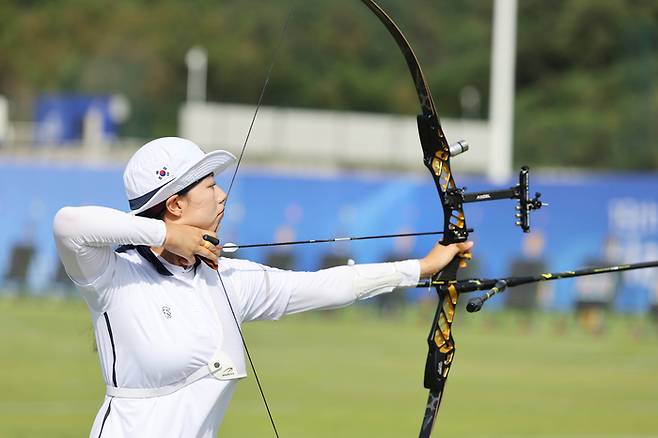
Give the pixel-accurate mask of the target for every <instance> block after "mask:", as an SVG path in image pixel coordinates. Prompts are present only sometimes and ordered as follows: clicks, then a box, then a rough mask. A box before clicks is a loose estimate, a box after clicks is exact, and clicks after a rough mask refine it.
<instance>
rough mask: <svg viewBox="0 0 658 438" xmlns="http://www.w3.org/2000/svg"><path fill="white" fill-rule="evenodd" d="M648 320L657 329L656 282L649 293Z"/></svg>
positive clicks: (657, 301) (657, 296)
mask: <svg viewBox="0 0 658 438" xmlns="http://www.w3.org/2000/svg"><path fill="white" fill-rule="evenodd" d="M649 318H651V320H652V321H653V323H654V325H655V326H656V327H658V281H656V286H655V287H654V288H653V290H651V291H650V293H649Z"/></svg>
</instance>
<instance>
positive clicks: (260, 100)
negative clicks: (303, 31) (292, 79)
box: [224, 7, 293, 205]
mask: <svg viewBox="0 0 658 438" xmlns="http://www.w3.org/2000/svg"><path fill="white" fill-rule="evenodd" d="M292 12H293V8H292V7H291V8H290V10H289V11H288V16H287V17H286V21H285V22H284V23H283V28H282V29H281V34H280V35H279V41H278V42H277V45H276V47H275V48H274V53H273V55H272V61H271V62H270V66H269V68H268V69H267V75H266V76H265V82H264V83H263V87H262V88H261V90H260V96H258V102H257V103H256V110H255V111H254V115H253V117H252V118H251V123H249V129H248V130H247V136H246V137H245V139H244V143H243V144H242V150H241V151H240V156H239V157H238V162H237V164H236V165H235V171H234V172H233V176H232V177H231V183H230V184H229V186H228V190H227V192H226V201H227V202H228V197H229V195H230V194H231V189H232V188H233V183H234V182H235V176H236V175H237V174H238V169H239V168H240V163H242V157H243V156H244V151H245V149H247V143H248V142H249V136H251V131H252V130H253V128H254V123H255V122H256V116H258V110H259V109H260V107H261V104H262V103H263V97H264V96H265V90H267V86H268V85H269V83H270V77H271V76H272V70H273V69H274V64H275V63H276V59H277V58H278V56H279V52H280V51H281V47H282V46H283V40H284V36H285V34H286V32H287V30H288V24H289V23H290V19H291V17H292ZM224 205H226V204H224Z"/></svg>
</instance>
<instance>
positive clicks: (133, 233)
mask: <svg viewBox="0 0 658 438" xmlns="http://www.w3.org/2000/svg"><path fill="white" fill-rule="evenodd" d="M54 234H55V241H56V244H57V249H58V252H59V255H60V258H61V259H62V263H63V264H64V267H65V268H66V271H67V273H68V274H69V276H70V277H71V279H72V280H73V282H74V283H75V284H76V286H77V287H78V289H79V290H80V291H81V293H82V295H83V297H84V299H85V301H86V302H87V305H88V307H89V310H90V312H91V315H92V321H93V325H94V332H95V335H96V341H97V345H98V353H99V360H100V364H101V370H102V373H103V377H104V380H105V383H106V385H107V386H108V392H111V390H113V389H115V388H116V391H119V390H125V388H151V389H153V388H161V387H165V386H167V385H172V384H175V383H176V382H181V381H183V380H185V378H187V377H189V376H190V375H192V374H193V373H194V372H195V371H197V370H199V369H201V368H203V367H206V366H208V365H209V364H213V363H214V364H216V365H217V366H218V367H220V368H221V369H219V371H220V372H215V373H213V374H209V375H207V376H205V377H204V378H201V379H200V380H197V381H195V382H194V383H192V384H189V385H186V386H183V387H181V388H180V389H178V390H176V391H174V392H172V393H170V394H167V395H163V396H149V397H134V398H133V397H113V396H110V395H106V397H105V400H104V402H103V404H102V406H101V408H100V410H99V411H98V414H97V416H96V419H95V421H94V424H93V427H92V430H91V433H90V436H91V437H144V436H158V437H182V436H184V437H214V436H215V435H216V433H217V430H218V428H219V425H220V423H221V421H222V418H223V416H224V412H225V410H226V407H227V405H228V402H229V400H230V398H231V395H232V393H233V390H234V388H235V384H236V382H237V379H240V378H242V377H245V376H246V367H245V362H244V353H243V346H242V342H241V339H240V333H239V331H238V327H237V324H236V320H235V319H237V323H242V322H243V321H252V320H259V319H273V320H274V319H278V318H280V317H281V316H283V315H286V314H291V313H297V312H303V311H306V310H311V309H328V308H336V307H341V306H346V305H349V304H351V303H353V302H354V301H356V300H359V299H364V298H368V297H372V296H375V295H378V294H381V293H385V292H391V291H392V290H393V289H394V288H396V287H404V286H413V285H415V284H417V282H418V278H419V272H420V264H419V262H418V261H417V260H407V261H402V262H393V263H377V264H362V265H353V266H339V267H336V268H330V269H324V270H321V271H317V272H293V271H284V270H280V269H275V268H271V267H267V266H263V265H260V264H257V263H253V262H249V261H246V260H235V259H227V258H220V260H219V269H218V271H217V272H215V271H214V270H212V269H210V268H209V267H207V266H206V265H205V264H203V263H201V264H198V265H197V266H195V267H191V268H188V269H185V268H182V267H180V266H176V265H173V264H170V263H168V262H167V261H166V260H164V259H163V258H161V257H159V256H156V255H155V254H154V253H153V252H151V250H150V249H149V247H158V246H162V245H163V244H164V240H165V235H166V227H165V224H164V222H162V221H160V220H156V219H147V218H142V217H136V216H132V215H130V214H127V213H124V212H121V211H118V210H114V209H110V208H105V207H94V206H89V207H65V208H63V209H61V210H60V211H59V212H58V213H57V215H56V216H55V220H54ZM116 245H134V246H135V248H133V249H130V250H127V251H124V252H116V251H115V250H114V247H115V246H116ZM234 315H235V319H234ZM220 363H221V365H220ZM138 391H140V390H138Z"/></svg>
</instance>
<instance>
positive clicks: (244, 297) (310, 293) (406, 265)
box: [232, 260, 420, 321]
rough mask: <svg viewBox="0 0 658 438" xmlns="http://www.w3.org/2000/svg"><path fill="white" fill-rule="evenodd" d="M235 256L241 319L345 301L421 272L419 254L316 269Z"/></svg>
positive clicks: (409, 282) (413, 280)
mask: <svg viewBox="0 0 658 438" xmlns="http://www.w3.org/2000/svg"><path fill="white" fill-rule="evenodd" d="M237 262H238V263H237V264H235V265H234V268H232V269H234V272H235V271H237V273H238V274H239V275H237V277H238V282H237V285H238V290H237V291H236V292H237V296H238V299H239V302H240V310H241V312H240V313H241V317H242V320H243V321H251V320H258V319H278V318H280V317H281V316H283V315H286V314H293V313H299V312H304V311H307V310H315V309H333V308H338V307H344V306H347V305H350V304H352V303H354V302H355V301H357V300H360V299H366V298H370V297H374V296H376V295H379V294H382V293H387V292H391V291H393V289H395V288H397V287H406V286H415V285H416V284H418V279H419V276H420V263H419V262H418V260H406V261H402V262H391V263H372V264H361V265H353V266H338V267H335V268H329V269H323V270H320V271H315V272H297V271H284V270H281V269H276V268H271V267H268V266H264V265H260V264H257V263H252V262H247V261H244V260H240V261H237Z"/></svg>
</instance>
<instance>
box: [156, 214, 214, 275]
mask: <svg viewBox="0 0 658 438" xmlns="http://www.w3.org/2000/svg"><path fill="white" fill-rule="evenodd" d="M165 226H166V227H167V236H166V237H165V242H164V245H163V248H164V249H166V250H167V251H169V252H170V253H173V254H176V255H177V256H179V257H180V260H179V261H180V262H181V264H182V265H185V266H190V265H193V264H194V262H195V258H196V257H197V256H198V257H201V258H202V260H203V261H204V262H206V263H208V262H210V263H208V265H209V266H210V267H211V268H213V269H216V266H217V259H218V258H219V254H220V248H219V247H217V246H215V245H213V244H212V243H210V242H208V241H206V240H204V239H203V236H204V235H206V234H208V235H209V236H212V237H214V238H217V234H216V233H215V232H214V231H211V230H204V229H202V228H197V227H193V226H191V225H182V224H175V223H172V222H165ZM213 265H214V266H213Z"/></svg>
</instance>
